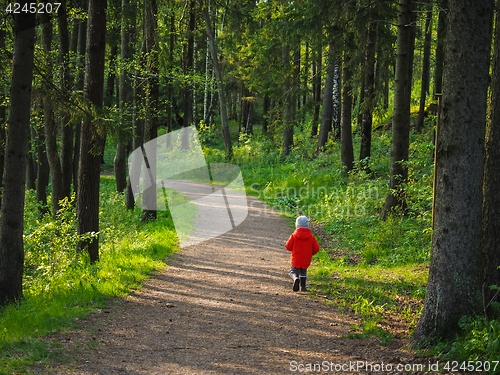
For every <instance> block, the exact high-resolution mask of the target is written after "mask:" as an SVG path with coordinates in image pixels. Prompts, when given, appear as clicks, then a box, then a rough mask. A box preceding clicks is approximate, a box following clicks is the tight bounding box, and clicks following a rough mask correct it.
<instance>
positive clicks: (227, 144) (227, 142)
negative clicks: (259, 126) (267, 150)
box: [202, 6, 233, 159]
mask: <svg viewBox="0 0 500 375" xmlns="http://www.w3.org/2000/svg"><path fill="white" fill-rule="evenodd" d="M202 12H203V17H204V18H205V26H206V29H207V35H208V39H209V42H210V43H209V45H210V53H211V55H212V63H213V69H214V72H215V76H216V77H217V89H218V91H219V105H220V117H221V122H222V136H223V138H224V149H225V151H226V157H227V158H228V159H230V158H231V157H232V155H233V147H232V144H231V135H230V133H229V121H228V119H227V106H226V94H225V91H224V81H223V80H222V70H221V68H220V65H219V58H218V57H217V47H216V45H215V34H214V32H213V30H212V25H211V23H210V14H209V13H208V8H207V7H206V6H203V10H202Z"/></svg>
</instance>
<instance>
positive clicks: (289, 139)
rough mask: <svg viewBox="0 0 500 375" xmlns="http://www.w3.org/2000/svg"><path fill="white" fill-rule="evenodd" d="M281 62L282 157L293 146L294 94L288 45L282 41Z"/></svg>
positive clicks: (287, 153) (284, 156) (286, 154)
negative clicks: (282, 80)
mask: <svg viewBox="0 0 500 375" xmlns="http://www.w3.org/2000/svg"><path fill="white" fill-rule="evenodd" d="M282 62H283V69H284V72H283V75H284V77H285V78H284V84H283V90H284V93H283V118H282V120H283V148H282V155H283V158H286V157H287V156H288V155H289V154H290V151H291V150H292V147H293V112H292V111H293V106H294V105H295V104H294V102H295V101H294V95H292V91H293V88H292V83H291V79H290V71H291V66H290V47H289V46H288V45H287V44H286V43H283V46H282Z"/></svg>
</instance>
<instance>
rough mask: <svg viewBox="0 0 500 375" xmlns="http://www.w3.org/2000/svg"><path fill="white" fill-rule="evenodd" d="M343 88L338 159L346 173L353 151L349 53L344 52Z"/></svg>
mask: <svg viewBox="0 0 500 375" xmlns="http://www.w3.org/2000/svg"><path fill="white" fill-rule="evenodd" d="M342 69H343V77H342V81H343V82H344V87H343V89H342V118H341V132H340V143H341V147H340V158H341V160H342V164H343V165H344V166H345V168H346V170H347V171H350V170H351V169H352V168H353V166H354V151H353V147H352V128H351V123H352V101H353V100H352V83H351V79H352V71H351V67H350V58H349V53H348V52H344V63H343V66H342Z"/></svg>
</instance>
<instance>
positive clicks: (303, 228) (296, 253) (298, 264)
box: [285, 216, 319, 292]
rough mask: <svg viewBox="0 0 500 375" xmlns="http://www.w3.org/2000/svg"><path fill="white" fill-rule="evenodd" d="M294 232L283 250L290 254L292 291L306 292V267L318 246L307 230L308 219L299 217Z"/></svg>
mask: <svg viewBox="0 0 500 375" xmlns="http://www.w3.org/2000/svg"><path fill="white" fill-rule="evenodd" d="M295 227H296V228H297V229H296V230H295V232H293V233H292V235H291V236H290V238H289V239H288V241H287V243H286V245H285V248H286V249H287V250H288V251H291V252H292V256H291V264H292V268H291V269H290V277H291V278H292V280H293V291H294V292H296V291H298V290H299V283H300V291H301V292H306V291H307V289H306V277H307V267H309V265H310V264H311V258H312V256H313V255H314V254H316V253H317V252H318V251H319V244H318V241H316V238H315V237H314V236H313V234H312V232H311V230H310V229H309V219H308V218H307V217H305V216H299V217H298V218H297V220H296V221H295Z"/></svg>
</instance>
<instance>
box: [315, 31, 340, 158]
mask: <svg viewBox="0 0 500 375" xmlns="http://www.w3.org/2000/svg"><path fill="white" fill-rule="evenodd" d="M336 53H337V52H336V51H335V42H334V40H333V38H331V39H330V43H329V48H328V67H327V71H326V78H325V91H324V92H323V104H322V106H321V126H320V128H319V136H318V144H317V146H316V153H317V152H319V151H323V149H324V147H325V145H326V141H327V139H328V131H329V130H330V128H331V126H332V97H333V73H334V72H335V60H336V57H335V54H336Z"/></svg>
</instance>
